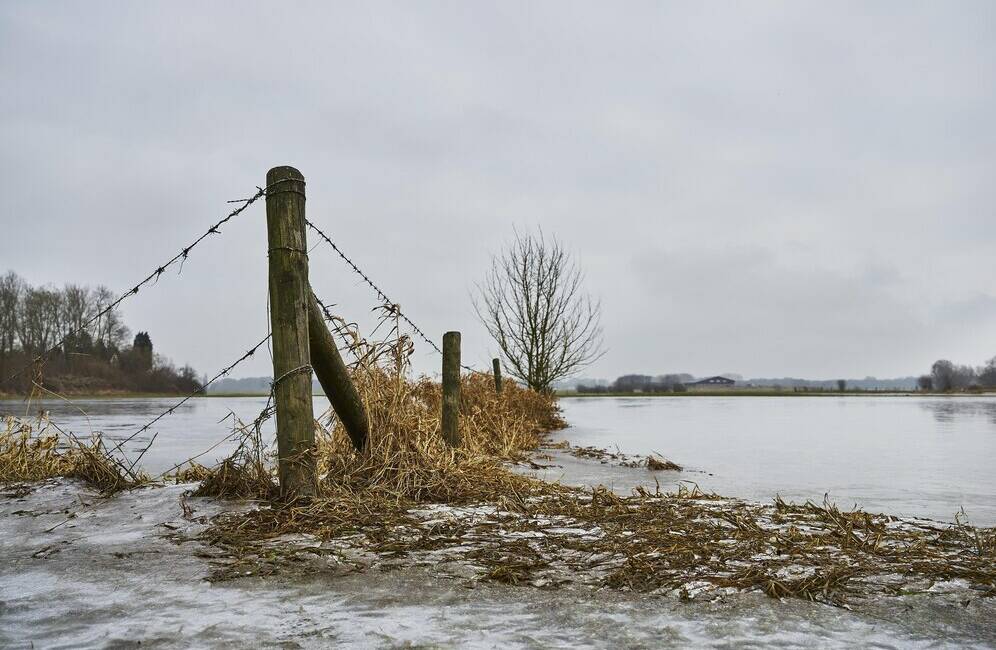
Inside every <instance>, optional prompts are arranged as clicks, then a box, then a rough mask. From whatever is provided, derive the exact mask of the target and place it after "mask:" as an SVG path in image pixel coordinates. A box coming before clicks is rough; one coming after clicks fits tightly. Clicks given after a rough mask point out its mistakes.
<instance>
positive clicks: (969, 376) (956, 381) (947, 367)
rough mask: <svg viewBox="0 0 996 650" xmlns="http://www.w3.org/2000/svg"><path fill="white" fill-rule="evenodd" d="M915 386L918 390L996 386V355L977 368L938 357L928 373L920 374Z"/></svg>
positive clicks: (954, 389) (972, 388)
mask: <svg viewBox="0 0 996 650" xmlns="http://www.w3.org/2000/svg"><path fill="white" fill-rule="evenodd" d="M917 386H918V387H919V388H920V390H939V391H957V390H979V389H982V388H996V357H993V358H992V359H990V360H989V361H987V362H986V364H985V365H984V366H980V367H978V368H976V367H974V366H963V365H957V364H954V363H952V362H950V361H948V360H947V359H939V360H938V361H935V362H934V365H933V366H931V368H930V372H929V373H928V374H926V375H920V377H919V378H918V379H917Z"/></svg>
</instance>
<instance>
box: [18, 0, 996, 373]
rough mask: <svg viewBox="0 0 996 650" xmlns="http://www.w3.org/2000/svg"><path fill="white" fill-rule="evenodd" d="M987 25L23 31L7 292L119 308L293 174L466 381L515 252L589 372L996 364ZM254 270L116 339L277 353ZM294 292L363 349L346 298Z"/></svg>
mask: <svg viewBox="0 0 996 650" xmlns="http://www.w3.org/2000/svg"><path fill="white" fill-rule="evenodd" d="M994 18H996V8H994V6H993V5H992V4H991V3H985V2H979V3H974V2H959V3H954V4H936V3H898V2H897V3H890V2H886V3H876V4H868V3H843V4H841V3H837V4H833V5H825V4H816V3H753V4H751V5H749V6H744V7H734V6H732V5H730V4H728V3H687V4H667V5H661V4H659V3H632V4H628V5H625V6H610V5H605V4H594V3H593V4H582V3H574V2H572V3H501V4H499V5H494V6H487V5H484V4H465V3H420V4H418V5H411V4H406V3H399V4H389V3H384V4H381V3H355V4H346V3H337V4H335V5H326V4H324V3H317V4H295V5H293V6H280V5H271V4H264V3H259V4H247V3H239V4H234V3H233V4H212V5H209V6H207V7H205V6H201V5H199V4H184V3H156V4H153V3H141V4H134V5H124V6H122V5H120V4H114V3H87V4H86V5H81V4H70V3H65V4H59V3H45V4H37V3H27V2H7V3H4V4H3V5H0V75H2V79H3V81H4V88H5V91H4V92H3V93H0V178H2V181H0V218H2V220H3V221H2V224H3V244H2V248H0V254H2V255H0V262H2V263H0V267H3V268H6V267H9V268H13V269H15V270H17V271H19V272H20V273H22V275H24V276H25V277H26V278H27V279H28V280H30V281H32V282H35V283H42V282H54V283H61V282H64V281H67V280H72V281H82V282H90V283H105V284H108V285H109V286H111V287H114V288H118V289H125V288H127V287H128V286H130V283H132V282H134V280H135V279H137V277H140V276H141V275H142V273H143V272H144V271H145V270H146V269H147V267H150V266H153V265H154V264H156V263H157V262H158V261H159V260H160V259H166V258H168V257H170V256H171V255H172V254H173V252H175V251H176V250H178V249H179V247H180V246H182V245H183V244H184V243H185V242H186V241H188V240H189V239H190V238H191V237H192V236H194V235H195V234H197V233H198V232H199V231H200V230H202V229H203V228H204V227H206V225H207V224H208V223H210V222H211V221H213V220H214V219H215V218H217V216H219V215H220V214H221V213H222V212H224V211H225V210H226V207H227V206H226V205H225V204H224V201H225V200H227V199H231V198H237V197H240V196H245V195H246V194H247V193H250V192H252V191H253V187H254V186H255V185H257V184H260V183H262V179H263V176H264V174H265V172H266V170H267V169H268V168H269V167H271V166H274V165H277V164H294V165H296V166H298V167H299V168H300V169H301V170H302V171H303V172H304V173H305V174H306V176H307V177H308V180H309V185H308V193H309V201H308V210H309V215H310V216H311V217H312V218H313V219H314V220H315V221H317V222H319V223H322V224H323V225H325V226H326V227H327V228H328V230H329V231H330V232H331V233H332V234H333V235H334V236H335V237H336V239H337V240H339V241H340V242H341V244H342V245H343V247H344V248H345V249H346V250H347V251H349V253H350V254H351V255H353V256H354V257H355V259H356V261H357V262H358V263H360V264H361V265H362V266H364V267H365V268H366V269H368V270H369V271H370V273H371V274H372V275H373V276H374V277H375V278H376V279H377V280H378V282H380V283H381V284H382V285H383V286H384V288H385V289H386V290H387V291H388V293H389V294H391V295H392V297H394V298H395V299H396V300H398V301H399V302H400V303H401V304H402V306H403V308H405V309H406V311H408V312H409V313H410V314H411V316H412V317H413V318H414V319H415V320H416V321H417V322H419V323H420V324H422V325H423V327H424V328H425V329H426V330H427V331H428V332H432V333H434V334H435V335H437V336H439V335H441V333H442V331H444V330H446V329H453V328H458V329H461V330H463V331H464V333H465V334H464V341H465V346H466V350H465V356H467V357H468V358H469V359H470V360H471V361H474V362H483V361H485V360H486V359H487V358H488V356H489V353H490V352H489V345H488V342H487V341H486V339H485V337H484V332H483V330H482V328H480V327H479V326H478V325H477V324H476V323H475V321H474V318H473V312H472V309H471V307H470V304H469V300H468V296H467V294H468V291H469V290H470V289H471V287H472V286H473V283H474V281H475V280H476V279H477V278H478V277H480V275H481V274H482V273H483V270H484V269H485V268H486V266H487V263H488V255H489V253H490V252H492V251H494V250H496V249H498V248H499V247H500V245H501V243H502V242H503V241H504V240H506V239H507V238H508V237H509V236H510V234H511V230H512V227H513V226H518V227H525V228H528V227H535V226H542V227H543V228H544V230H546V231H547V232H552V233H556V234H557V235H558V236H559V237H560V238H561V239H562V240H564V242H565V243H566V244H567V245H568V246H569V247H570V248H571V249H573V250H574V251H576V253H577V254H578V255H579V256H580V258H581V259H582V260H583V263H584V266H585V267H586V269H587V273H588V277H589V282H590V288H591V290H592V291H593V292H594V293H596V294H598V295H600V296H601V297H602V299H603V303H604V307H605V315H604V321H605V322H604V324H605V329H606V339H607V343H608V345H609V347H610V353H609V354H608V355H606V357H605V358H604V359H603V360H602V361H601V362H599V364H598V365H597V366H596V367H594V368H592V369H591V370H590V373H589V374H591V375H603V376H612V375H614V374H618V373H621V372H624V371H629V370H645V371H652V372H664V371H668V370H675V371H676V370H689V371H692V372H709V371H728V370H734V371H738V372H741V373H743V374H745V375H783V374H794V375H811V376H835V375H847V376H856V375H864V374H879V375H890V374H907V373H912V372H917V371H919V370H921V369H923V368H924V367H925V366H926V365H927V364H929V363H930V361H932V360H933V359H934V358H937V357H939V356H949V357H952V358H957V359H959V360H962V361H966V362H968V361H971V362H977V361H981V360H982V359H983V358H988V357H989V356H992V355H993V354H996V350H994V349H993V341H994V336H993V334H994V332H996V314H994V312H993V310H992V309H991V307H990V306H991V304H992V302H993V301H994V300H996V294H994V291H996V289H993V287H994V286H996V283H994V282H993V281H994V279H996V278H994V271H993V269H994V266H993V264H992V257H993V252H992V251H993V250H994V249H996V246H994V244H996V219H994V218H993V214H992V210H993V207H992V206H993V205H994V203H996V201H994V199H996V189H994V187H996V186H994V184H993V183H992V178H993V169H994V161H996V126H994V124H993V121H992V119H991V116H992V115H993V114H996V92H994V91H996V89H994V83H996V82H994V80H996V39H994V38H993V37H994V33H993V30H994V27H993V25H994V24H996V20H994ZM264 249H265V234H264V228H263V213H262V210H261V209H256V210H255V211H250V212H247V213H246V214H245V215H244V217H243V218H240V219H239V220H238V222H235V223H232V224H231V225H230V227H229V228H226V230H225V234H224V235H223V237H222V238H221V239H218V240H217V241H213V242H209V243H208V244H205V246H204V250H203V251H198V253H199V254H198V255H195V256H194V257H192V259H191V260H190V261H189V262H188V263H187V265H186V266H185V269H184V273H183V275H182V276H181V277H179V278H176V277H172V276H171V277H166V278H164V279H163V280H162V281H161V282H160V284H159V286H157V287H156V289H154V290H149V291H147V292H143V293H142V294H140V295H139V296H137V297H136V298H135V299H134V300H131V301H129V302H128V303H127V307H126V310H125V315H126V319H127V321H128V322H129V323H130V324H131V325H132V327H133V328H136V329H149V330H150V331H151V333H152V336H153V339H154V341H155V342H156V344H157V346H158V348H159V349H160V350H162V351H163V352H164V353H166V354H169V355H171V356H172V357H174V358H175V359H176V360H177V361H180V362H184V361H189V362H191V363H194V364H195V365H196V366H197V367H199V368H201V369H203V370H205V371H211V370H213V369H215V368H217V367H220V366H222V365H224V363H225V362H226V361H228V360H229V359H230V358H232V357H234V356H237V354H238V352H239V350H241V349H243V348H245V347H247V346H248V345H249V344H251V343H252V342H253V341H254V340H256V339H258V336H259V333H260V332H262V331H265V327H266V313H265V300H266V289H265V287H266V267H265V264H266V263H265V259H266V258H265V250H264ZM319 250H320V249H319ZM312 264H313V272H312V276H313V279H314V283H315V285H316V287H317V288H318V289H319V291H320V292H321V293H322V294H323V295H324V296H325V297H326V298H328V299H329V300H330V301H332V302H335V303H337V304H338V307H337V309H338V310H340V311H341V312H343V313H344V314H346V315H348V316H350V317H351V318H354V319H356V320H359V321H360V322H361V323H362V324H364V325H366V326H369V325H370V324H371V322H372V320H371V316H370V314H369V309H370V308H371V307H372V306H373V300H372V296H371V295H370V294H369V293H368V292H367V291H366V290H365V289H363V288H362V287H361V286H359V285H358V284H357V282H356V279H355V277H353V276H351V275H350V274H349V273H348V272H346V271H345V270H344V269H343V267H342V265H341V264H339V263H338V262H337V261H336V260H334V259H332V258H331V257H330V256H326V255H323V254H321V253H318V252H317V251H316V253H315V254H314V255H312ZM417 363H418V368H419V369H421V370H432V369H434V368H435V366H436V360H435V358H434V357H433V356H431V355H430V354H428V353H427V352H426V353H424V354H423V353H422V351H420V353H419V356H418V359H417ZM266 372H267V361H266V359H260V360H258V361H256V362H255V365H253V366H251V367H249V368H247V369H246V373H247V374H263V373H266Z"/></svg>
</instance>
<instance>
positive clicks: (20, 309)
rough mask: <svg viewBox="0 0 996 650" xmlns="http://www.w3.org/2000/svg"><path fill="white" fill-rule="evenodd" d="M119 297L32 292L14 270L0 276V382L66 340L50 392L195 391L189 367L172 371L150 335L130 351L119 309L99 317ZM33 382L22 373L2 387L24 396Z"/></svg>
mask: <svg viewBox="0 0 996 650" xmlns="http://www.w3.org/2000/svg"><path fill="white" fill-rule="evenodd" d="M116 299H117V296H115V295H114V293H113V292H111V291H110V290H109V289H108V288H107V287H104V286H98V287H97V288H91V287H88V286H83V285H77V284H66V285H64V286H63V287H62V288H58V287H53V286H41V287H32V286H31V285H29V284H28V283H27V282H25V281H24V280H23V279H22V278H21V277H20V276H18V275H17V274H16V273H14V272H13V271H8V272H7V273H6V274H5V275H3V276H0V381H5V380H6V379H7V378H8V377H9V376H10V375H12V374H13V373H14V372H16V371H17V370H19V369H21V368H23V367H25V366H26V365H28V364H30V363H31V360H32V359H33V358H34V357H36V356H37V355H38V354H40V353H42V352H44V351H45V350H48V349H49V348H50V347H52V346H53V345H55V344H57V343H58V342H59V341H62V340H63V339H65V342H64V343H63V344H62V345H61V346H60V347H59V348H58V349H56V350H54V351H53V352H52V354H51V355H50V356H49V357H48V359H47V360H46V362H45V364H44V368H43V373H42V385H43V386H45V387H46V388H48V389H50V390H55V391H56V392H60V393H74V392H77V393H78V392H86V391H103V390H119V391H136V392H163V393H171V392H193V391H194V390H196V389H197V388H199V386H200V384H199V383H198V381H197V374H196V372H195V371H194V369H193V368H191V367H190V366H184V367H183V368H180V369H179V370H177V369H176V368H175V367H174V366H173V364H172V363H171V362H170V361H169V360H168V359H166V358H164V357H162V356H160V355H158V354H155V353H154V351H153V346H152V339H151V338H150V337H149V333H148V332H139V333H138V334H136V335H135V337H134V339H133V340H132V341H131V344H130V345H129V344H128V339H129V336H130V332H129V330H128V327H127V326H126V325H125V324H124V321H123V319H122V317H121V314H120V312H119V311H118V310H117V309H111V310H109V311H108V312H107V313H106V314H103V315H102V316H100V317H99V318H97V314H100V312H101V311H103V310H104V309H106V308H107V307H108V306H109V305H110V304H111V303H113V302H114V301H115V300H116ZM90 321H93V322H92V323H91V322H90ZM88 323H89V324H88ZM33 378H34V377H33V375H32V373H30V372H27V373H24V374H23V375H22V376H20V377H18V379H17V380H16V381H15V382H14V385H13V386H8V385H0V391H10V392H26V391H29V390H30V389H31V387H32V386H31V381H32V379H33Z"/></svg>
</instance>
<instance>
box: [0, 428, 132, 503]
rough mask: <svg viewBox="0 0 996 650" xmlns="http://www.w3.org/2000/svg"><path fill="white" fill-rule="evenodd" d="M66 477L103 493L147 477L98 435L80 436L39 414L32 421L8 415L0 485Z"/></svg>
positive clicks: (1, 442) (0, 449)
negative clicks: (125, 460)
mask: <svg viewBox="0 0 996 650" xmlns="http://www.w3.org/2000/svg"><path fill="white" fill-rule="evenodd" d="M54 477H66V478H72V479H77V480H80V481H83V482H85V483H87V484H88V485H90V486H92V487H94V488H95V489H97V490H99V491H100V492H101V493H104V494H113V493H115V492H120V491H121V490H124V489H127V488H130V487H135V486H137V485H141V484H144V483H146V482H147V481H148V477H146V476H144V475H142V474H141V473H139V472H136V471H134V470H131V469H129V468H128V467H126V466H125V465H124V464H123V463H122V462H121V461H119V460H117V459H115V458H114V456H113V455H112V454H111V453H110V452H109V450H108V449H107V448H106V447H105V445H104V443H103V440H102V439H101V438H100V437H99V436H94V437H92V438H90V439H86V440H84V439H80V438H78V437H76V436H75V435H73V434H72V433H70V432H66V431H63V430H62V429H59V428H58V426H56V425H55V424H54V423H52V422H50V421H48V420H47V419H46V418H42V417H40V418H39V419H38V420H37V421H35V422H31V421H28V420H24V419H21V418H15V417H11V416H6V417H4V418H3V426H2V428H0V484H11V483H20V482H31V481H40V480H43V479H47V478H54Z"/></svg>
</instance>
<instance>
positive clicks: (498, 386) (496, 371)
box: [491, 359, 501, 393]
mask: <svg viewBox="0 0 996 650" xmlns="http://www.w3.org/2000/svg"><path fill="white" fill-rule="evenodd" d="M491 367H492V368H494V374H495V392H496V393H500V392H501V361H499V360H498V359H492V360H491Z"/></svg>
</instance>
